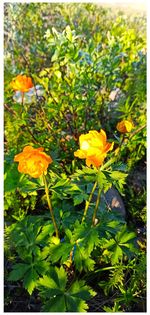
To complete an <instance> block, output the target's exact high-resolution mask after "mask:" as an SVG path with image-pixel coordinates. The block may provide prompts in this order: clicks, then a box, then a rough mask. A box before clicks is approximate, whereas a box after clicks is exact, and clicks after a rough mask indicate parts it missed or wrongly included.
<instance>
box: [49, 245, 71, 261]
mask: <svg viewBox="0 0 150 315" xmlns="http://www.w3.org/2000/svg"><path fill="white" fill-rule="evenodd" d="M72 248H73V245H72V244H71V243H66V242H63V243H60V244H50V247H49V255H50V260H51V261H52V263H55V262H57V261H58V260H60V259H61V262H62V263H63V262H64V261H65V260H67V258H68V257H69V254H70V252H71V250H72Z"/></svg>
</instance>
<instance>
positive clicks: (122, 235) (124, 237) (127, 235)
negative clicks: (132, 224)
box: [116, 225, 136, 244]
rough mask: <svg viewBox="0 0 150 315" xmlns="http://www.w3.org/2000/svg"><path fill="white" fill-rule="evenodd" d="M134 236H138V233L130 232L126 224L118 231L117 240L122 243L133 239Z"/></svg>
mask: <svg viewBox="0 0 150 315" xmlns="http://www.w3.org/2000/svg"><path fill="white" fill-rule="evenodd" d="M133 238H136V233H135V232H129V231H128V230H127V227H126V225H125V226H124V227H123V228H122V230H121V231H119V232H118V233H117V236H116V240H117V241H118V242H119V243H120V244H124V243H127V242H128V241H130V240H132V239H133Z"/></svg>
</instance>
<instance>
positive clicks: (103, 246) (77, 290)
mask: <svg viewBox="0 0 150 315" xmlns="http://www.w3.org/2000/svg"><path fill="white" fill-rule="evenodd" d="M4 22H5V25H4V37H5V38H4V45H5V140H4V143H5V178H4V179H5V257H6V262H5V267H6V276H5V279H6V294H5V308H6V311H10V310H11V311H12V309H13V311H21V299H23V300H24V302H23V305H25V307H26V310H27V311H30V310H32V311H36V310H37V311H40V310H44V311H49V312H51V311H53V312H59V311H60V312H61V311H62V310H63V311H65V312H66V311H68V312H69V311H77V312H82V311H88V310H89V311H96V312H97V311H100V312H103V311H105V312H118V311H121V312H126V311H142V312H143V311H145V308H146V306H145V305H146V304H145V291H146V262H145V237H146V236H145V225H146V179H145V178H146V177H145V169H146V165H145V160H146V17H145V15H144V14H142V13H140V14H138V13H135V14H134V13H132V14H130V13H128V12H126V13H125V12H124V11H121V10H120V11H117V10H114V11H113V10H111V9H108V8H104V7H101V6H96V5H95V4H71V3H70V4H58V3H55V4H52V3H7V4H5V21H4ZM20 73H21V74H26V75H28V76H30V77H32V80H33V82H34V84H35V89H32V91H30V92H29V93H26V95H25V102H24V106H23V107H22V104H21V96H20V94H19V93H14V91H13V90H12V89H11V88H10V82H11V80H12V79H13V78H14V77H15V76H17V75H18V74H20ZM122 119H132V121H133V123H134V125H135V131H133V133H131V134H130V135H129V136H125V138H123V136H121V135H120V134H119V133H118V132H117V131H116V124H117V123H118V121H120V120H122ZM101 128H102V129H104V130H105V131H106V133H107V136H108V138H109V140H110V141H114V142H115V146H114V148H117V147H118V145H119V146H120V151H119V154H118V156H117V158H116V161H115V163H114V164H113V165H111V166H110V167H109V168H108V169H106V170H104V171H103V173H102V174H101V177H100V178H99V183H100V185H102V188H103V189H104V190H107V189H108V188H109V187H111V185H112V184H113V185H115V186H116V188H117V189H118V190H119V192H120V194H121V195H122V196H123V200H124V203H125V206H126V210H127V217H126V218H125V219H124V218H122V217H121V216H119V217H118V215H116V214H115V213H113V212H109V211H108V209H105V208H104V207H102V206H101V208H99V212H98V219H99V222H101V223H100V224H98V225H97V226H95V227H94V229H91V228H90V220H91V217H92V211H93V207H94V204H91V206H90V207H89V212H88V216H87V221H86V222H84V224H81V218H82V210H83V209H84V205H85V202H86V201H87V200H88V196H89V194H90V191H91V188H92V184H93V183H94V180H95V170H93V169H88V168H86V167H81V166H82V164H83V161H81V160H77V159H75V158H74V151H76V150H77V149H78V140H79V136H80V134H82V133H86V132H88V131H89V130H92V129H94V130H97V131H99V130H100V129H101ZM136 131H137V132H136ZM122 143H123V145H122ZM26 145H32V146H34V147H39V146H42V147H43V148H44V150H45V152H46V153H47V154H50V155H51V156H52V158H53V161H54V162H53V163H52V164H51V167H50V169H49V171H48V178H49V188H50V189H51V198H52V203H53V209H54V212H55V216H56V218H57V223H58V225H59V227H60V233H61V241H60V240H57V239H56V238H55V236H54V235H53V233H54V230H53V226H52V223H51V220H50V218H49V213H48V210H47V205H46V200H45V194H44V188H43V183H42V181H41V180H40V179H32V178H29V177H27V176H25V175H22V174H20V173H18V170H17V165H16V163H14V161H13V159H14V155H15V154H17V153H19V152H21V151H22V149H23V148H24V146H26ZM111 156H113V153H111V154H110V157H111ZM93 203H94V202H93ZM70 253H71V255H72V257H73V258H72V261H73V263H70V260H69V259H70ZM14 281H15V282H14ZM14 283H15V284H14ZM14 287H15V288H16V290H15V294H14V293H13V292H14V291H13V289H14ZM31 294H32V295H31ZM30 295H31V296H30ZM101 296H102V297H103V301H102V300H101ZM20 297H22V298H21V299H20ZM26 301H27V302H26ZM23 310H24V307H23Z"/></svg>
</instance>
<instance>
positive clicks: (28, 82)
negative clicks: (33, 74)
mask: <svg viewBox="0 0 150 315" xmlns="http://www.w3.org/2000/svg"><path fill="white" fill-rule="evenodd" d="M10 86H11V87H12V88H13V90H15V91H20V92H22V93H24V92H28V91H29V90H30V89H31V88H32V87H33V82H32V79H31V78H30V77H27V76H26V75H21V74H19V75H17V77H16V78H15V79H13V80H12V82H11V83H10Z"/></svg>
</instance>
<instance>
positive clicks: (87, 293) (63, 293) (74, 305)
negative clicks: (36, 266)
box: [38, 267, 96, 312]
mask: <svg viewBox="0 0 150 315" xmlns="http://www.w3.org/2000/svg"><path fill="white" fill-rule="evenodd" d="M38 289H39V292H40V296H41V298H42V299H43V302H44V306H43V308H42V309H43V311H46V312H86V310H87V309H88V305H87V303H86V302H85V301H86V300H89V299H90V298H91V297H92V296H94V295H95V294H96V293H95V292H94V291H93V290H92V289H91V288H90V287H89V286H87V285H86V284H85V282H84V281H81V280H79V281H78V280H76V281H75V282H74V283H73V284H72V285H71V286H70V287H69V289H68V290H67V273H66V271H65V270H64V268H63V267H61V268H60V269H59V268H57V267H55V268H53V267H51V268H50V271H49V272H48V274H47V275H45V276H44V277H43V278H41V279H39V282H38Z"/></svg>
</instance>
